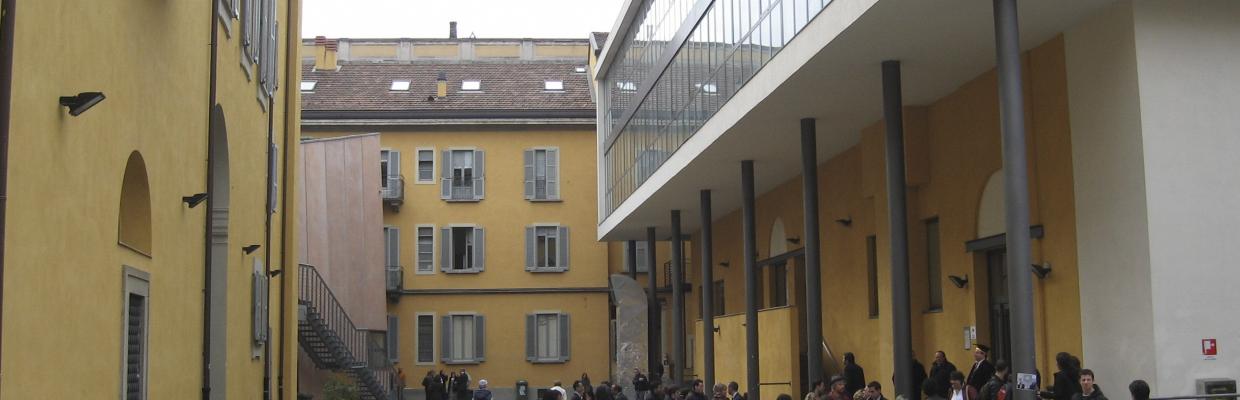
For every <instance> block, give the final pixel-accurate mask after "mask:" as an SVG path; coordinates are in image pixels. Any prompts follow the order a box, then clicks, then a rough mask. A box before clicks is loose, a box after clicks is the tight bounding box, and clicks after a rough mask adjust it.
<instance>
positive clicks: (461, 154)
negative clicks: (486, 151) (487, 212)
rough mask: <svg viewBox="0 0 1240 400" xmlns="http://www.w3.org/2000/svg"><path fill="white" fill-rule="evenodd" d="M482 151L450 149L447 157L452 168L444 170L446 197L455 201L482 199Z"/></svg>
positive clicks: (444, 193) (446, 152) (446, 153)
mask: <svg viewBox="0 0 1240 400" xmlns="http://www.w3.org/2000/svg"><path fill="white" fill-rule="evenodd" d="M481 153H482V152H481V151H474V150H449V151H445V152H444V154H445V156H446V157H445V158H447V159H449V160H450V164H449V166H450V168H448V169H446V170H445V171H444V192H443V195H444V199H446V200H455V201H461V200H464V201H474V200H481V199H482V196H481V195H482V192H483V190H482V188H481V187H480V185H481V183H482V163H483V157H482V156H481V155H480V154H481Z"/></svg>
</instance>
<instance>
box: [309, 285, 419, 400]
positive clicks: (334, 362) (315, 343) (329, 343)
mask: <svg viewBox="0 0 1240 400" xmlns="http://www.w3.org/2000/svg"><path fill="white" fill-rule="evenodd" d="M298 272H300V274H301V275H300V277H299V281H300V282H299V288H300V292H299V293H298V299H297V304H298V308H299V314H300V315H299V318H298V324H297V336H298V340H297V341H298V343H300V344H301V347H302V349H304V350H305V351H306V354H307V355H308V356H309V357H310V360H311V361H313V362H314V365H315V366H316V367H318V368H321V369H328V370H332V371H337V372H345V373H348V374H349V376H351V377H352V378H353V380H354V381H355V382H356V383H357V386H358V389H359V393H360V394H361V395H362V398H363V399H373V400H388V399H395V398H397V396H399V393H398V390H397V388H396V385H398V380H397V377H396V373H395V371H394V369H393V368H392V363H391V361H390V360H388V359H387V357H372V356H371V353H372V351H371V347H370V343H371V340H369V332H368V331H364V330H360V329H357V325H354V324H353V320H352V319H350V318H349V314H348V313H347V312H345V310H344V307H342V306H341V305H340V302H339V301H338V300H337V299H336V295H335V294H333V293H332V291H331V288H330V287H328V286H327V282H325V281H324V280H323V277H322V276H320V275H319V272H318V270H316V269H315V268H314V267H313V266H310V265H305V264H301V265H300V268H299V270H298Z"/></svg>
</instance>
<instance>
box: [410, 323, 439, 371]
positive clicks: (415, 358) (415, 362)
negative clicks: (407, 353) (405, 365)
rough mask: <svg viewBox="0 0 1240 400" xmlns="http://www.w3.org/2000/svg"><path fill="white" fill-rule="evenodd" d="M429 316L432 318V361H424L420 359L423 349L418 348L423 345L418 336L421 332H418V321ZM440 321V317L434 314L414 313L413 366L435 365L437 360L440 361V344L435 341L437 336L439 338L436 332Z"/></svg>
mask: <svg viewBox="0 0 1240 400" xmlns="http://www.w3.org/2000/svg"><path fill="white" fill-rule="evenodd" d="M427 316H429V317H431V360H430V361H422V360H421V359H419V358H418V355H419V354H420V353H421V349H420V348H419V347H418V346H421V344H422V338H421V337H419V336H418V335H420V333H419V332H421V331H419V330H418V320H419V319H421V318H422V317H427ZM438 320H439V315H437V314H436V313H434V312H415V313H413V346H412V347H413V365H435V363H436V361H435V360H438V359H439V346H438V344H439V342H438V341H436V340H435V336H437V335H436V334H435V330H436V329H439V322H437V321H438Z"/></svg>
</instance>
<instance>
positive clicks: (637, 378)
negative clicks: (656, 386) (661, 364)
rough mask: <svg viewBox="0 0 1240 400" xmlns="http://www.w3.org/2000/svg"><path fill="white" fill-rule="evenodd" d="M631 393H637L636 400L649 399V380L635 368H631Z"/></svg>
mask: <svg viewBox="0 0 1240 400" xmlns="http://www.w3.org/2000/svg"><path fill="white" fill-rule="evenodd" d="M633 391H635V392H637V400H646V399H648V398H650V378H647V377H646V375H644V374H642V370H640V369H637V368H633Z"/></svg>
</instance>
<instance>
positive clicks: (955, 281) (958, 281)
mask: <svg viewBox="0 0 1240 400" xmlns="http://www.w3.org/2000/svg"><path fill="white" fill-rule="evenodd" d="M947 280H949V281H952V285H954V286H956V287H957V288H960V289H964V287H965V286H966V285H968V284H969V276H968V275H965V276H964V277H959V276H956V275H948V276H947Z"/></svg>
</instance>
